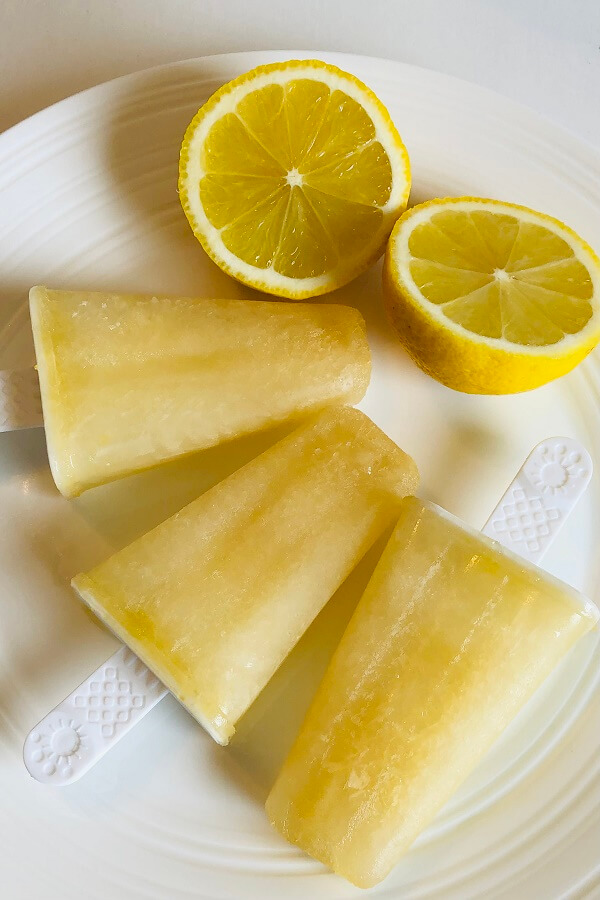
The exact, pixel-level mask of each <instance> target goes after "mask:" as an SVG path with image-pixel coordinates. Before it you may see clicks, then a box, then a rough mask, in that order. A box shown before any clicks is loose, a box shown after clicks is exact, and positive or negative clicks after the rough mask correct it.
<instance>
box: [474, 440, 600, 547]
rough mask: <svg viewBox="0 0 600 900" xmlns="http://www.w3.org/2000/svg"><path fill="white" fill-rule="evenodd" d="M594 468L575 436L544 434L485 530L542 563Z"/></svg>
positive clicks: (503, 542) (487, 533) (486, 532)
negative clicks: (574, 438) (547, 435)
mask: <svg viewBox="0 0 600 900" xmlns="http://www.w3.org/2000/svg"><path fill="white" fill-rule="evenodd" d="M592 472H593V463H592V458H591V456H590V454H589V453H588V452H587V450H586V449H585V447H582V445H581V444H580V443H578V442H577V441H575V440H573V439H572V438H565V437H555V438H546V440H545V441H541V442H540V443H539V444H538V445H537V446H536V447H534V448H533V450H532V451H531V453H530V454H529V456H528V457H527V459H526V460H525V462H524V463H523V465H522V466H521V468H520V469H519V471H518V472H517V474H516V476H515V478H514V479H513V481H512V482H511V483H510V485H509V486H508V488H507V489H506V491H505V493H504V495H503V496H502V498H501V500H500V502H499V503H498V505H497V506H496V509H495V510H494V512H493V513H492V514H491V516H490V517H489V519H488V520H487V522H486V524H485V526H484V528H483V529H482V531H483V534H485V535H487V537H491V538H493V539H494V540H496V541H498V542H499V543H500V544H502V545H503V546H504V547H507V548H508V549H509V550H512V551H513V553H517V554H518V555H519V556H522V557H523V558H524V559H527V560H529V562H532V563H535V564H536V565H537V564H539V563H540V561H541V559H542V557H543V556H544V554H545V553H546V551H547V550H548V548H549V547H550V544H551V543H552V541H553V540H554V538H555V537H556V535H557V534H558V532H559V531H560V529H561V528H562V526H563V525H564V523H565V521H566V519H567V516H568V515H569V513H570V512H571V511H572V509H573V508H574V506H575V504H576V503H577V501H578V500H579V498H580V497H581V495H582V494H583V493H584V491H585V489H586V488H587V486H588V484H589V483H590V479H591V477H592Z"/></svg>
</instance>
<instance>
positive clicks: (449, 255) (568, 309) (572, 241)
mask: <svg viewBox="0 0 600 900" xmlns="http://www.w3.org/2000/svg"><path fill="white" fill-rule="evenodd" d="M384 294H385V301H386V306H387V309H388V312H389V315H390V318H391V320H392V323H393V325H394V327H395V328H396V331H397V332H398V335H399V337H400V340H401V341H402V343H403V344H404V346H405V348H406V349H407V351H408V352H409V353H410V355H411V356H412V357H413V359H414V360H415V361H416V362H417V364H418V365H419V366H421V368H422V369H423V370H424V371H426V372H427V373H428V374H430V375H432V376H433V377H434V378H436V379H437V380H438V381H441V382H442V383H443V384H445V385H447V386H448V387H451V388H454V389H455V390H459V391H464V392H467V393H481V394H506V393H514V392H518V391H525V390H529V389H531V388H534V387H538V386H539V385H542V384H545V383H546V382H548V381H551V380H552V379H554V378H557V377H559V376H560V375H563V374H565V373H566V372H569V371H570V370H571V369H572V368H573V367H574V366H575V365H577V363H578V362H580V361H581V360H582V359H583V358H584V357H585V356H586V355H587V354H588V353H589V352H590V350H592V349H593V347H594V346H595V345H596V344H597V343H598V340H599V338H600V308H599V298H600V261H599V260H598V257H597V256H596V255H595V253H594V252H593V251H592V250H591V248H590V247H589V246H588V245H587V244H586V243H585V241H583V240H582V239H581V238H580V237H579V236H578V235H577V234H576V233H575V232H574V231H572V230H571V229H570V228H568V227H567V226H566V225H564V224H563V223H562V222H559V221H558V220H557V219H553V218H551V217H550V216H546V215H544V214H542V213H538V212H534V211H533V210H530V209H527V208H525V207H522V206H517V205H514V204H510V203H501V202H499V201H496V200H485V199H479V198H470V197H458V198H445V199H441V200H431V201H430V202H428V203H424V204H421V205H420V206H415V207H413V208H412V209H410V210H409V211H408V212H406V213H405V214H404V215H403V216H402V217H401V219H400V220H399V221H398V223H397V224H396V226H395V228H394V230H393V232H392V236H391V238H390V242H389V245H388V250H387V253H386V261H385V265H384Z"/></svg>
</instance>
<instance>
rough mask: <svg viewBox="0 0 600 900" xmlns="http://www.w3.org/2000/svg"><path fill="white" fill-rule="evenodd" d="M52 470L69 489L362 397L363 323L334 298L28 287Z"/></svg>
mask: <svg viewBox="0 0 600 900" xmlns="http://www.w3.org/2000/svg"><path fill="white" fill-rule="evenodd" d="M30 308H31V321H32V326H33V336H34V342H35V349H36V356H37V367H38V374H39V379H40V387H41V396H42V406H43V412H44V424H45V427H46V440H47V444H48V455H49V458H50V465H51V468H52V473H53V475H54V479H55V481H56V484H57V486H58V488H59V490H60V491H61V492H62V493H63V494H65V496H67V497H73V496H76V495H78V494H80V493H81V492H82V491H84V490H86V489H87V488H90V487H93V486H94V485H97V484H102V483H104V482H107V481H111V480H113V479H116V478H121V477H122V476H124V475H129V474H131V473H132V472H136V471H139V470H142V469H147V468H150V467H152V466H156V465H158V464H160V463H162V462H165V461H166V460H169V459H172V458H174V457H178V456H183V455H185V454H188V453H193V452H194V451H196V450H201V449H204V448H207V447H211V446H214V445H215V444H218V443H220V442H221V441H226V440H229V439H231V438H235V437H238V436H240V435H243V434H246V433H249V432H251V431H257V430H259V429H262V428H266V427H268V426H270V425H273V424H275V423H278V422H282V421H284V420H285V419H287V418H289V417H293V416H297V415H299V414H301V413H305V412H310V411H312V410H314V411H317V410H319V409H321V408H323V407H325V406H326V405H327V404H329V403H332V402H340V403H348V404H353V403H356V402H358V400H360V399H361V397H362V396H363V394H364V393H365V391H366V389H367V385H368V383H369V377H370V355H369V347H368V344H367V339H366V333H365V324H364V321H363V319H362V316H361V315H360V313H359V312H357V310H355V309H351V308H350V307H346V306H335V305H315V304H309V303H297V304H289V303H285V302H267V301H261V302H257V301H250V300H202V299H197V298H190V297H163V296H161V297H150V296H141V295H137V294H108V293H81V292H70V291H53V290H48V289H47V288H44V287H34V288H32V290H31V292H30Z"/></svg>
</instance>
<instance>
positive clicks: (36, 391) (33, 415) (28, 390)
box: [0, 368, 44, 431]
mask: <svg viewBox="0 0 600 900" xmlns="http://www.w3.org/2000/svg"><path fill="white" fill-rule="evenodd" d="M43 424H44V418H43V416H42V401H41V399H40V383H39V381H38V376H37V372H36V370H35V369H34V368H31V369H15V370H14V371H11V370H6V371H0V431H18V429H20V428H39V427H40V426H41V425H43Z"/></svg>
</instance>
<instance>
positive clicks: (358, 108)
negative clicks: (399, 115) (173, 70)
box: [179, 60, 410, 299]
mask: <svg viewBox="0 0 600 900" xmlns="http://www.w3.org/2000/svg"><path fill="white" fill-rule="evenodd" d="M409 189H410V167H409V162H408V155H407V153H406V149H405V147H404V145H403V143H402V141H401V139H400V136H399V135H398V132H397V131H396V129H395V127H394V125H393V124H392V122H391V120H390V117H389V115H388V113H387V111H386V109H385V108H384V107H383V106H382V104H381V103H380V102H379V100H378V99H377V98H376V97H375V95H374V94H373V93H372V92H371V91H370V90H369V89H368V88H367V87H365V85H363V84H361V82H359V81H358V80H357V79H356V78H354V77H353V76H352V75H349V74H347V73H345V72H342V71H341V70H339V69H337V68H336V67H335V66H330V65H327V64H326V63H322V62H319V61H317V60H306V61H300V60H295V61H291V62H284V63H275V64H273V65H269V66H261V67H259V68H258V69H254V70H253V71H251V72H248V73H247V74H246V75H242V76H241V77H240V78H237V79H235V80H234V81H232V82H230V83H229V84H226V85H225V86H224V87H222V88H221V89H220V90H219V91H217V93H216V94H214V95H213V97H211V99H210V100H209V101H208V102H207V103H206V104H205V105H204V106H203V107H202V108H201V109H200V110H199V111H198V113H197V115H196V116H195V117H194V119H193V121H192V122H191V123H190V126H189V127H188V129H187V132H186V135H185V138H184V141H183V145H182V148H181V158H180V174H179V193H180V198H181V202H182V205H183V209H184V211H185V213H186V216H187V218H188V220H189V222H190V225H191V226H192V229H193V231H194V234H195V235H196V237H197V238H198V240H199V241H200V243H201V244H202V245H203V247H204V249H205V250H206V251H207V253H208V254H209V255H210V256H211V257H212V259H213V260H214V261H215V262H216V263H217V265H219V266H220V267H221V268H222V269H224V271H226V272H227V273H228V274H230V275H232V276H233V277H235V278H237V279H238V280H240V281H242V282H245V283H246V284H249V285H250V286H251V287H254V288H258V289H260V290H265V291H268V292H270V293H273V294H277V295H279V296H282V297H287V298H290V299H297V298H302V297H310V296H315V295H317V294H323V293H325V292H327V291H331V290H333V289H334V288H336V287H339V286H340V285H342V284H345V283H347V282H348V281H350V280H351V279H352V278H354V277H355V276H356V275H358V274H359V273H360V272H361V271H363V270H364V269H365V268H366V267H367V266H368V265H370V264H371V263H372V262H373V261H374V260H375V259H377V257H378V256H380V255H381V253H382V252H383V248H384V246H385V242H386V240H387V238H388V236H389V233H390V231H391V229H392V227H393V224H394V222H395V221H396V219H397V218H398V216H399V215H400V214H401V212H402V211H403V210H404V209H405V207H406V203H407V200H408V193H409Z"/></svg>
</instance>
